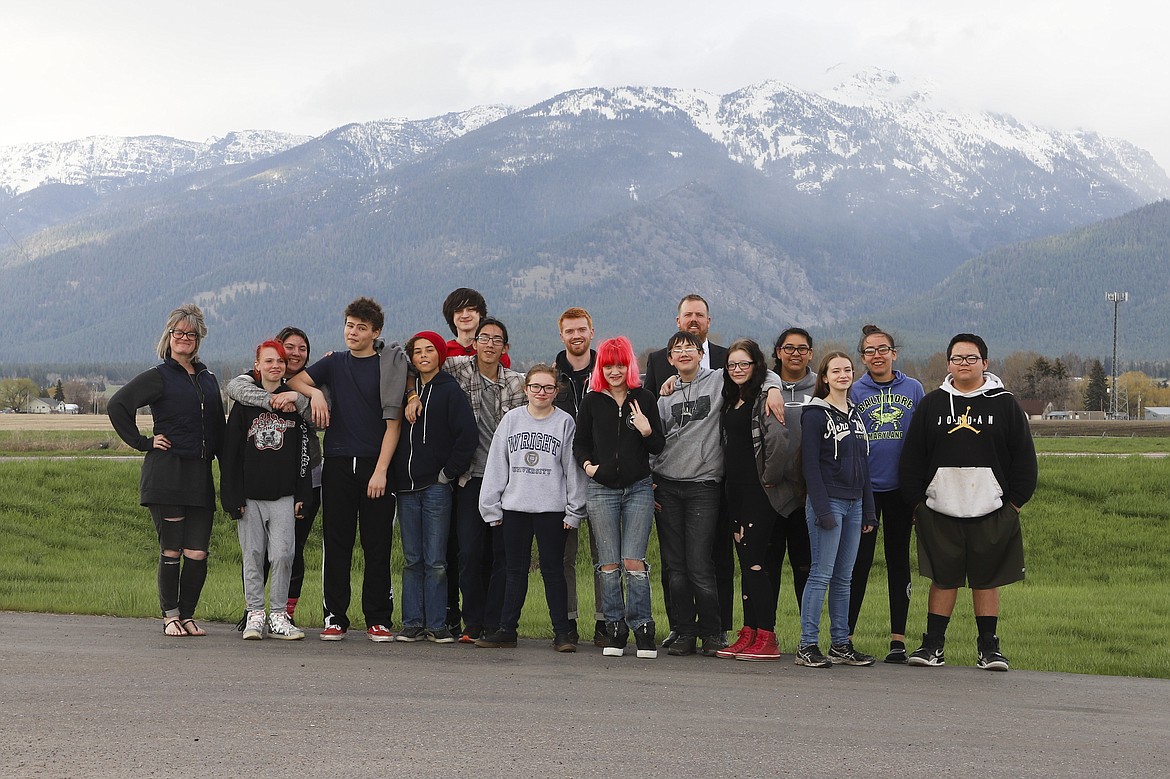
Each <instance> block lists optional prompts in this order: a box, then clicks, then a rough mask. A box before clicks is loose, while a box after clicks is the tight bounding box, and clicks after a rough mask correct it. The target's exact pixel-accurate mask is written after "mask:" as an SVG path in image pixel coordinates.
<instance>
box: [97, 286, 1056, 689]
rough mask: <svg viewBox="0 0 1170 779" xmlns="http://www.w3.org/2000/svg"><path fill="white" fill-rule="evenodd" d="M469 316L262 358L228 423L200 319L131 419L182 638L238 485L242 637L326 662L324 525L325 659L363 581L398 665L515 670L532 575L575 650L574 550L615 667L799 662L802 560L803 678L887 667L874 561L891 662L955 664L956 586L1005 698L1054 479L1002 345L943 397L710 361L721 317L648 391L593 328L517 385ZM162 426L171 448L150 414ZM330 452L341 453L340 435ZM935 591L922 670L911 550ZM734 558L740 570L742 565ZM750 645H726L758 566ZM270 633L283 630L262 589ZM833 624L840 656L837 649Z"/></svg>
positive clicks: (140, 383)
mask: <svg viewBox="0 0 1170 779" xmlns="http://www.w3.org/2000/svg"><path fill="white" fill-rule="evenodd" d="M443 315H444V319H445V320H446V323H447V325H448V327H449V328H450V330H451V333H452V335H453V336H454V338H452V339H450V340H444V338H443V337H442V336H440V335H439V334H438V333H436V332H434V331H430V330H424V331H420V332H418V333H416V334H415V335H414V336H412V337H411V338H409V339H407V340H406V342H405V344H404V345H403V346H401V347H400V346H399V345H398V344H397V343H386V342H384V341H383V340H382V339H381V333H382V328H383V325H384V318H383V312H382V309H381V307H380V306H378V304H377V303H375V302H374V301H373V300H370V299H369V298H359V299H357V300H355V301H353V302H352V303H351V304H350V305H349V306H348V307H347V308H346V311H345V326H344V328H345V329H344V335H345V342H346V347H347V348H346V350H344V351H338V352H333V353H330V354H327V355H326V356H325V357H323V358H321V359H320V360H318V361H316V362H314V363H312V364H309V359H308V358H309V340H308V337H307V336H306V335H305V334H304V332H303V331H301V330H299V329H296V328H285V330H283V331H281V333H279V334H277V336H276V337H275V338H273V339H271V340H266V341H264V342H263V343H261V344H260V345H259V346H258V347H257V349H256V354H255V363H254V368H253V371H252V372H251V373H250V374H246V375H244V376H240V377H236V378H235V379H233V380H232V381H231V382H230V383H229V385H228V387H227V394H228V395H229V397H231V398H232V399H233V400H234V401H235V405H234V406H233V408H232V411H231V414H230V416H229V417H228V418H227V421H226V423H225V420H224V410H223V406H222V403H221V401H220V395H219V387H218V384H217V382H216V379H215V377H214V376H213V375H212V374H211V373H210V372H209V371H207V369H206V367H205V366H203V364H202V363H201V362H199V360H198V348H199V345H200V343H201V342H202V340H203V339H204V338H205V337H206V334H207V328H206V324H205V322H204V320H203V316H202V313H201V312H200V311H199V309H198V308H197V307H196V306H193V305H188V306H183V307H181V308H179V309H176V310H175V311H174V312H172V314H171V316H170V318H169V320H168V322H167V325H166V327H165V328H164V333H163V336H162V339H161V340H160V342H159V345H158V355H159V357H160V359H162V363H161V364H160V365H158V366H156V367H155V368H152V369H151V370H148V371H146V372H144V373H143V374H140V375H139V376H138V377H136V378H135V379H134V380H132V381H131V382H130V383H128V384H127V385H126V386H125V387H123V388H122V389H121V390H120V391H119V392H118V393H117V394H116V395H115V396H114V397H113V398H112V399H111V401H110V404H109V409H110V412H109V413H110V418H111V421H112V422H113V424H114V427H115V429H116V430H117V432H118V433H119V435H121V437H122V438H123V439H124V440H126V441H127V443H128V444H130V445H131V446H134V447H135V448H138V449H140V450H142V451H145V452H146V453H147V456H146V459H145V461H144V464H143V470H142V484H141V502H142V504H143V505H144V506H146V507H147V508H148V509H149V511H150V514H151V517H152V519H153V520H154V523H155V526H156V529H157V531H158V536H159V544H160V551H161V554H160V559H159V568H158V582H159V585H158V586H159V598H160V605H161V608H162V612H163V616H164V626H163V630H164V632H165V633H166V634H167V635H169V636H190V635H203V634H204V631H203V630H202V628H200V627H199V625H198V624H197V623H196V622H195V621H194V611H195V606H196V604H197V602H198V598H199V592H200V590H201V588H202V585H203V581H204V579H205V577H206V570H207V561H206V558H207V547H208V542H209V539H210V530H211V517H212V516H213V514H214V510H215V495H214V490H213V487H212V479H211V460H212V458H213V457H216V456H218V457H219V458H220V469H221V496H220V497H221V501H222V505H223V508H224V510H225V511H226V512H227V513H228V514H229V515H231V516H232V517H233V518H234V519H235V520H236V521H237V530H238V535H239V540H240V546H241V551H242V560H243V572H242V573H243V588H244V599H245V607H246V612H245V615H244V618H243V619H242V620H241V629H242V630H243V635H244V638H245V639H259V638H262V637H264V636H265V635H268V636H271V637H274V638H283V639H300V638H303V637H304V631H303V630H302V629H301V628H300V627H298V626H297V625H296V624H295V621H294V615H295V609H296V604H297V600H298V598H299V594H300V587H301V582H302V580H303V576H304V560H303V550H304V544H305V539H306V538H307V537H308V531H309V528H310V527H311V525H312V522H313V518H314V516H315V515H316V513H317V510H318V507H323V517H324V519H323V525H322V538H323V547H324V548H323V558H324V559H323V580H322V582H323V584H322V589H323V601H324V623H325V624H324V629H323V630H322V631H321V633H320V638H321V639H322V640H331V641H337V640H341V639H343V638H345V637H346V635H347V633H348V631H349V628H350V621H349V616H348V611H349V601H350V585H349V580H350V569H351V564H352V554H353V547H354V544H355V542H356V541H357V540H359V539H360V542H361V546H362V550H363V553H364V556H365V566H364V580H363V585H362V611H363V614H364V617H365V625H366V634H367V636H368V638H369V639H370V640H372V641H391V640H398V641H403V642H412V641H419V640H429V641H433V642H436V643H455V642H457V641H458V642H463V643H474V644H476V645H477V646H480V647H485V648H499V647H513V646H515V645H516V641H517V629H518V624H519V619H520V613H521V609H522V607H523V604H524V600H525V596H526V593H527V588H528V574H529V567H530V565H531V559H530V557H531V548H532V543H533V539H535V541H536V545H537V549H538V557H539V567H540V571H541V575H542V579H543V581H544V588H545V598H546V602H547V604H548V610H549V619H550V622H551V624H552V631H553V635H554V639H553V648H554V649H555V650H557V651H559V652H572V651H576V648H577V645H578V643H579V640H580V639H579V631H578V618H579V614H578V608H577V606H578V603H577V600H578V599H577V591H576V590H577V588H576V573H575V571H576V559H577V552H578V544H577V535H578V528H579V527H580V526H581V523H582V520H587V522H586V527H587V529H588V531H589V533H590V542H591V543H590V548H591V550H592V556H593V560H592V562H593V568H594V574H595V575H594V590H595V598H594V602H595V612H594V621H593V625H592V628H593V642H594V644H595V645H597V646H599V647H601V648H602V651H603V653H604V654H605V655H608V656H621V655H623V654H624V653H625V652H626V651H627V648H628V643H629V638H630V634H631V633H632V634H633V637H634V645H635V646H634V654H635V655H636V656H637V657H641V658H653V657H656V656H657V653H658V650H659V648H660V647H662V648H664V649H665V650H666V651H667V652H668V653H669V654H671V655H676V656H679V655H693V654H698V653H700V652H701V653H702V654H703V655H707V656H713V657H723V658H734V659H739V660H747V661H774V660H778V659H779V658H780V640H779V638H778V636H777V630H776V611H777V603H778V598H779V592H780V588H781V587H780V584H781V568H782V563H783V559H784V556H785V554H787V556H788V559H789V566H790V568H791V571H792V580H793V590H794V593H795V596H796V600H797V603H798V605H799V607H800V614H801V618H800V635H799V640H798V643H797V647H796V653H795V661H796V663H797V664H798V665H804V666H810V667H830V666H832V665H834V664H844V665H855V666H864V665H872V664H873V663H874V662H875V657H873V656H871V655H867V654H865V653H863V652H861V651H859V650H858V649H857V648H855V647H854V645H853V634H854V631H855V630H856V627H857V620H858V617H859V614H860V611H861V606H862V602H863V599H864V596H865V591H866V583H867V581H868V577H869V570H870V567H871V565H872V562H873V558H874V553H875V549H876V539H877V536H878V535H879V533H878V532H877V529H878V525H879V523H881V524H882V525H884V528H883V532H882V536H883V541H884V544H883V546H884V552H885V561H886V569H887V578H888V591H889V612H890V628H891V632H890V648H889V652H888V654H887V655H886V656H885V662H887V663H900V664H910V665H924V666H937V665H942V664H943V662H944V654H943V645H944V641H945V632H946V628H947V624H948V622H949V617H950V613H951V610H952V609H953V606H954V603H955V599H956V595H957V590H958V588H960V587H962V586H964V585H969V586H970V587H971V588H972V591H973V598H974V605H975V613H976V622H977V624H978V642H977V645H978V651H979V665H980V667H983V668H987V669H990V670H1007V669H1008V661H1007V659H1006V657H1004V656H1003V655H1002V654H1001V653H1000V651H999V639H998V635H997V616H998V607H999V599H998V588H999V587H1000V586H1002V585H1004V584H1008V583H1010V582H1013V581H1017V580H1019V579H1021V578H1022V577H1023V547H1022V540H1021V534H1020V526H1019V509H1020V507H1021V506H1022V505H1023V504H1024V503H1025V502H1026V501H1027V500H1028V499H1029V498H1030V497H1031V494H1032V491H1033V490H1034V489H1035V484H1036V460H1035V453H1034V450H1033V449H1032V443H1031V436H1030V433H1029V431H1028V426H1027V420H1026V417H1025V416H1024V415H1023V412H1022V411H1021V410H1020V408H1019V405H1018V404H1017V403H1016V402H1015V400H1014V399H1013V398H1012V396H1011V394H1010V393H1008V392H1007V391H1006V390H1005V389H1004V388H1003V386H1002V383H1001V382H999V380H998V378H996V377H995V376H994V374H991V373H988V372H987V371H986V369H987V347H986V344H985V343H983V341H982V339H980V338H979V337H978V336H976V335H973V334H969V333H966V334H960V335H957V336H955V338H953V339H952V341H951V343H950V344H949V345H948V349H947V359H948V376H947V379H946V381H944V382H943V384H942V386H941V387H940V388H939V389H938V390H935V391H934V392H931V393H929V394H927V393H925V392H924V390H923V388H922V385H921V384H920V383H919V382H918V381H916V380H914V379H912V378H910V377H907V376H905V375H904V374H902V373H901V372H900V371H897V370H895V369H894V364H895V361H896V359H897V344H896V342H895V339H894V338H893V336H891V335H890V334H888V333H886V332H884V331H882V330H881V329H879V328H877V327H875V326H873V325H867V326H866V327H865V328H864V329H863V332H862V335H861V339H860V341H859V343H858V348H857V353H858V356H859V357H860V360H861V362H862V364H863V365H864V366H865V369H866V371H865V373H864V375H862V376H860V377H856V376H855V374H854V371H855V366H854V361H853V357H852V356H851V355H849V354H847V353H845V352H841V351H834V352H830V353H829V354H826V355H825V356H824V357H823V358H822V359H821V360H820V362H819V364H818V367H817V368H816V369H815V370H814V369H813V367H812V363H813V359H814V350H813V340H812V336H811V335H810V334H809V333H808V331H806V330H804V329H802V328H798V327H791V328H788V329H787V330H785V331H784V332H782V333H781V334H780V337H779V338H778V339H776V341H775V343H774V345H773V347H772V352H773V357H774V366H773V368H774V369H773V370H769V367H768V364H767V358H766V357H765V354H764V351H763V349H762V348H761V347H760V345H759V344H758V343H757V342H756V341H754V340H751V339H748V338H742V339H739V340H736V341H734V342H733V343H732V344H731V345H730V346H729V347H728V348H726V349H725V348H722V347H720V346H718V345H716V344H712V343H710V342H709V340H708V334H709V329H710V323H711V317H710V310H709V307H708V305H707V302H706V301H705V300H703V298H702V297H700V296H698V295H688V296H686V297H684V298H683V300H682V301H681V302H680V304H679V309H678V316H677V318H676V325H677V331H676V332H675V334H674V335H672V336H671V337H670V338H669V340H668V341H667V344H666V348H665V349H662V350H660V351H657V352H654V353H652V354H651V355H650V356H649V358H648V363H647V370H646V374H645V378H644V379H643V377H642V375H641V374H640V373H639V369H638V362H637V358H636V355H635V352H634V348H633V346H632V344H631V343H630V341H629V340H628V339H626V338H624V337H616V338H610V339H607V340H604V341H602V342H601V343H600V344H598V346H597V348H596V349H594V348H593V344H592V342H593V336H594V329H593V321H592V318H591V317H590V316H589V314H588V312H587V311H585V310H584V309H581V308H570V309H568V310H566V311H565V312H564V314H562V316H561V317H560V319H559V321H558V330H559V332H560V335H561V340H562V342H563V343H564V345H565V350H564V351H562V352H561V353H560V354H558V355H557V357H556V359H555V360H554V361H553V362H552V363H538V364H536V365H534V366H532V367H531V368H529V369H528V370H527V371H526V372H525V373H520V372H518V371H515V370H512V369H511V367H510V362H509V359H508V350H509V338H508V331H507V328H506V326H505V325H504V324H503V322H501V321H499V320H498V319H494V318H491V317H489V316H488V315H487V306H486V302H485V301H484V299H483V297H482V295H480V294H479V293H478V292H476V291H475V290H472V289H468V288H461V289H458V290H455V291H454V292H452V293H451V295H449V296H448V298H447V300H446V301H445V302H444V305H443ZM143 406H149V407H150V409H151V413H152V415H153V418H154V435H153V436H144V435H142V434H141V433H139V431H138V428H137V424H136V422H135V418H134V415H135V413H136V410H137V409H138V408H140V407H143ZM320 430H324V432H325V435H324V447H323V450H322V449H321V448H320V447H319V445H318V437H317V432H318V431H320ZM396 514H397V517H398V522H399V527H400V535H401V538H402V546H403V550H402V552H403V557H404V561H405V563H404V568H403V574H402V603H401V609H402V623H403V626H402V628H401V629H400V630H399V631H398V632H397V634H395V632H394V631H392V630H391V624H392V619H391V617H392V612H393V606H394V591H393V589H392V585H391V581H390V552H391V539H392V527H393V522H394V517H395V515H396ZM915 526H916V527H917V528H918V533H917V537H918V557H919V567H920V571H921V572H922V573H923V574H924V575H926V576H927V577H929V578H930V579H931V581H932V584H931V591H930V596H929V602H928V610H929V613H928V616H927V630H926V633H925V634H924V636H923V643H922V646H921V647H920V648H919V649H918V650H916V651H914V652H912V653H910V652H907V647H906V625H907V615H908V609H909V604H910V588H911V572H910V553H909V551H910V540H911V529H912V528H913V527H915ZM655 527H656V528H657V532H658V541H659V547H660V552H661V570H660V571H659V576H660V579H661V582H662V585H663V594H664V600H665V604H666V611H667V616H668V618H669V626H668V627H669V630H668V631H667V634H666V636H665V637H664V638H663V640H662V641H661V644H660V643H659V641H658V635H657V629H656V625H655V622H654V619H653V614H652V610H651V587H652V576H651V570H650V565H649V563H648V562H647V559H646V558H647V554H646V552H647V547H648V544H649V540H650V534H651V531H652V530H653V529H654V528H655ZM733 550H734V551H733ZM736 555H737V556H738V559H739V568H740V576H741V584H740V591H741V596H742V605H743V625H742V627H741V628H740V630H739V632H738V635H737V636H736V637H735V640H734V641H733V642H731V643H730V644H729V642H728V640H727V634H728V632H729V631H730V630H731V629H732V628H733V627H734V626H733V625H732V624H731V619H732V602H733V597H734V595H733V593H734V589H735V588H734V556H736ZM266 579H267V581H268V592H269V598H268V607H267V609H266V608H265V602H264V592H265V581H266ZM826 600H827V603H828V612H829V624H830V629H829V636H830V641H829V645H828V650H827V653H825V654H822V653H821V651H820V649H819V633H820V630H819V628H820V623H821V614H822V610H823V609H824V606H825V603H826Z"/></svg>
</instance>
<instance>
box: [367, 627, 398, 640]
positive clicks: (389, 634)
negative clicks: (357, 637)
mask: <svg viewBox="0 0 1170 779" xmlns="http://www.w3.org/2000/svg"><path fill="white" fill-rule="evenodd" d="M366 638H368V639H370V640H371V641H376V642H378V643H379V644H382V643H385V642H387V641H393V640H394V631H393V630H391V629H390V628H388V627H386V626H385V625H370V626H369V627H368V628H366Z"/></svg>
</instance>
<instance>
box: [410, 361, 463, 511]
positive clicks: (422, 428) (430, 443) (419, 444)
mask: <svg viewBox="0 0 1170 779" xmlns="http://www.w3.org/2000/svg"><path fill="white" fill-rule="evenodd" d="M420 383H421V382H420ZM417 389H418V399H419V402H420V403H421V404H422V410H421V411H420V412H419V415H418V419H417V420H415V422H414V424H411V423H409V422H407V421H406V420H405V419H403V421H402V435H400V436H399V438H398V448H397V449H395V450H394V459H393V460H392V461H391V467H392V468H393V470H394V488H395V490H396V491H400V492H411V491H413V490H421V489H425V488H427V487H430V486H431V485H432V484H435V483H437V482H442V483H444V484H446V483H448V482H453V481H455V480H456V479H458V478H459V477H460V476H462V475H463V474H464V473H465V472H466V471H467V469H468V468H470V467H471V458H472V456H473V455H474V454H475V447H476V446H477V445H478V443H479V428H478V427H477V426H476V422H475V415H474V414H472V413H471V402H470V401H468V399H467V394H466V393H465V392H464V391H463V390H462V389H461V388H460V387H459V382H457V381H455V379H454V377H452V376H451V374H449V373H447V372H445V371H439V372H438V373H436V374H435V377H434V378H433V379H431V380H430V381H429V382H427V383H426V384H423V385H422V386H421V387H418V388H417Z"/></svg>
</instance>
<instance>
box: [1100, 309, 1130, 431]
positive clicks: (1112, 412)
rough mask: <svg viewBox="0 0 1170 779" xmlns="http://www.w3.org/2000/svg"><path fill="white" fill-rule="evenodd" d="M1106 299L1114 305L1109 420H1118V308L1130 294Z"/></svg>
mask: <svg viewBox="0 0 1170 779" xmlns="http://www.w3.org/2000/svg"><path fill="white" fill-rule="evenodd" d="M1105 299H1106V300H1108V301H1109V302H1110V303H1112V304H1113V365H1112V366H1111V367H1112V373H1113V381H1112V383H1111V384H1110V390H1109V418H1110V419H1116V418H1117V400H1118V398H1117V307H1118V306H1120V305H1121V304H1122V303H1124V302H1125V301H1127V300H1129V293H1128V292H1106V293H1105Z"/></svg>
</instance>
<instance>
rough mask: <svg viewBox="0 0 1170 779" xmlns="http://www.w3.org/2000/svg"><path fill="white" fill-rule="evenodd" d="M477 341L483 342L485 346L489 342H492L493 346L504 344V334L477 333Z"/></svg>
mask: <svg viewBox="0 0 1170 779" xmlns="http://www.w3.org/2000/svg"><path fill="white" fill-rule="evenodd" d="M475 342H476V343H477V344H483V345H484V346H487V345H488V344H491V345H492V346H503V345H504V337H503V336H502V335H477V336H476V337H475Z"/></svg>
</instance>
